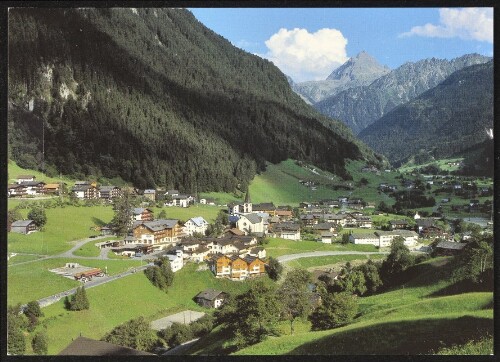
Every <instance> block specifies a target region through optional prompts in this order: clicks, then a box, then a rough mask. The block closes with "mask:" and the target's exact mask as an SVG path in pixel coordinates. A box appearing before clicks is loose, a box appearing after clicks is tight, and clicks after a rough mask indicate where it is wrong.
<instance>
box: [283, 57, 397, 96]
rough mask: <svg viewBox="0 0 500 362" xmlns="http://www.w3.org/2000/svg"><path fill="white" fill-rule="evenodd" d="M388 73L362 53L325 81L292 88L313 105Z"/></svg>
mask: <svg viewBox="0 0 500 362" xmlns="http://www.w3.org/2000/svg"><path fill="white" fill-rule="evenodd" d="M389 72H390V69H389V68H388V67H386V66H382V65H380V64H379V63H378V62H377V60H376V59H375V58H373V57H372V56H371V55H370V54H368V53H367V52H365V51H363V52H361V53H359V54H358V55H356V56H355V57H353V58H350V59H349V60H348V61H347V62H345V63H344V64H343V65H341V66H340V67H338V68H337V69H335V70H334V71H333V72H332V73H331V74H330V75H329V76H328V78H326V80H321V81H309V82H303V83H295V84H293V85H292V88H293V90H294V91H295V92H296V93H297V94H299V95H300V96H301V97H302V98H303V99H305V100H306V101H307V102H308V103H310V104H314V103H317V102H319V101H321V100H323V99H325V98H327V97H331V96H333V95H335V94H338V93H340V92H341V91H343V90H346V89H349V88H354V87H359V86H364V85H369V84H370V83H372V82H373V81H374V80H375V79H378V78H380V77H381V76H383V75H386V74H387V73H389Z"/></svg>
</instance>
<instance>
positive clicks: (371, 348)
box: [190, 258, 493, 355]
mask: <svg viewBox="0 0 500 362" xmlns="http://www.w3.org/2000/svg"><path fill="white" fill-rule="evenodd" d="M448 260H449V258H436V259H431V260H429V261H427V262H424V263H421V264H419V265H416V266H414V267H412V268H410V269H408V270H407V271H406V272H405V275H404V278H405V280H406V282H405V284H404V287H401V286H399V287H396V288H394V289H393V290H389V291H386V292H384V293H381V294H378V295H374V296H369V297H361V298H359V315H358V317H356V318H355V320H354V322H353V323H352V324H350V325H347V326H344V327H340V328H336V329H332V330H327V331H317V332H311V331H310V330H309V329H308V322H304V321H298V322H297V324H296V326H297V328H296V333H295V334H294V335H289V332H288V331H287V330H286V329H284V330H283V334H282V335H281V336H280V337H269V338H267V339H266V340H265V341H264V342H261V343H258V344H256V345H253V346H250V347H247V348H245V349H243V350H241V351H238V352H237V353H236V354H237V355H282V354H291V355H315V354H316V355H321V354H323V355H327V354H333V355H347V354H356V355H359V354H405V355H406V354H432V353H436V351H438V350H443V351H445V352H446V349H445V348H451V347H453V346H457V345H458V346H462V345H466V346H467V345H469V347H464V348H465V351H479V353H489V351H491V349H492V340H491V339H488V340H487V341H486V342H484V341H483V342H482V344H483V346H481V347H471V343H469V344H467V342H468V341H470V340H478V339H481V338H483V337H484V336H491V335H492V333H493V309H492V307H493V293H491V292H474V291H469V292H467V291H466V290H464V291H463V293H462V294H453V293H443V291H444V290H447V287H449V286H450V284H451V281H450V280H449V275H450V270H451V269H450V268H451V266H450V264H449V263H448ZM213 333H214V336H213V335H209V336H208V337H207V339H206V340H207V341H212V342H213V341H214V337H215V336H218V337H219V338H223V339H227V338H228V337H230V336H223V335H221V333H220V331H217V330H216V331H214V332H213ZM222 343H223V342H222V341H220V340H219V341H218V342H215V344H214V345H212V346H211V345H209V344H207V342H206V341H205V338H203V339H202V340H200V341H199V342H198V343H197V344H196V345H195V346H193V349H191V350H190V352H192V353H196V354H201V355H205V354H211V353H213V352H217V351H218V352H220V351H221V349H220V347H221V345H222ZM217 345H218V347H217ZM456 349H457V347H455V350H456ZM459 350H462V349H459ZM481 351H482V352H481ZM448 353H452V354H453V350H451V351H448ZM455 354H456V353H455Z"/></svg>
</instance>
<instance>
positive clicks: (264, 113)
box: [9, 8, 374, 192]
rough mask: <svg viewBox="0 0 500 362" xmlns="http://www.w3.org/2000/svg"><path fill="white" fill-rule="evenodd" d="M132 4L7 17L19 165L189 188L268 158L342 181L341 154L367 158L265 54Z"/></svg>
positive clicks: (244, 173)
mask: <svg viewBox="0 0 500 362" xmlns="http://www.w3.org/2000/svg"><path fill="white" fill-rule="evenodd" d="M138 12H139V13H138V15H137V14H134V13H133V12H132V11H130V10H129V9H26V8H25V9H13V10H12V11H11V12H10V13H9V65H10V67H9V78H10V82H9V98H10V100H11V102H12V103H13V104H14V105H13V106H12V107H13V112H11V113H10V114H9V137H10V138H9V142H10V144H11V147H10V149H9V151H10V155H11V157H12V158H13V159H14V160H16V161H18V162H19V163H20V165H22V166H23V167H35V168H39V167H40V166H41V165H43V166H44V167H45V168H54V167H55V168H56V169H57V170H59V171H60V172H62V173H64V174H72V175H78V176H84V175H94V176H96V177H100V176H104V177H108V178H114V177H118V176H119V177H121V178H122V179H123V180H126V181H131V182H133V183H134V184H135V185H136V186H137V187H141V188H145V187H153V186H155V185H156V186H165V187H174V188H178V189H180V190H181V191H188V192H195V191H222V190H224V191H232V190H234V189H236V188H238V187H239V188H241V189H245V188H246V186H247V185H248V183H249V181H250V180H251V179H252V178H253V176H254V175H255V173H256V172H257V171H258V170H262V169H263V168H264V166H265V161H270V162H280V161H282V160H284V159H287V158H295V159H300V160H306V161H308V162H311V163H313V164H315V165H317V166H318V167H321V168H323V169H326V170H330V171H334V172H336V173H337V174H339V175H341V176H343V177H349V175H348V174H347V172H346V170H345V168H344V165H345V160H346V158H351V159H358V158H362V157H364V154H365V153H366V154H370V156H369V157H372V158H374V156H373V154H372V153H370V152H368V151H367V149H366V147H365V146H364V145H361V144H359V143H353V142H354V141H353V136H352V134H351V133H350V132H349V131H348V130H347V129H346V128H345V126H343V125H341V124H340V123H339V122H333V121H331V120H327V119H324V117H322V116H320V115H319V114H318V113H317V112H316V111H314V110H313V109H312V108H311V107H308V106H306V105H305V104H304V103H303V102H302V101H301V100H300V99H299V97H298V96H297V95H296V94H294V93H293V91H292V90H291V89H290V87H289V85H288V83H287V81H286V79H285V77H284V76H283V75H282V74H281V72H279V70H278V69H277V68H276V67H275V66H274V65H272V64H271V63H270V62H269V61H267V60H264V59H261V58H259V57H256V56H253V55H250V54H248V53H246V52H244V51H242V50H239V49H237V48H235V47H233V46H232V45H231V44H230V43H229V42H228V41H226V40H225V39H224V38H222V37H220V36H218V35H217V34H215V33H213V32H212V31H210V30H209V29H207V28H205V27H204V26H203V25H202V24H200V23H199V22H198V21H196V19H195V18H194V17H193V16H192V14H190V13H189V12H188V11H186V10H181V9H139V10H138ZM27 49H28V50H29V51H27ZM30 100H34V102H33V103H32V104H31V105H32V106H33V107H32V111H31V112H30V111H29V104H30V103H29V102H30ZM323 124H328V125H329V127H328V128H327V127H325V126H324V125H323ZM42 125H44V128H43V127H42ZM42 135H43V136H44V138H45V162H44V163H41V162H40V161H41V149H40V148H41V142H40V139H41V138H42ZM346 138H347V139H349V140H346ZM360 149H361V150H360Z"/></svg>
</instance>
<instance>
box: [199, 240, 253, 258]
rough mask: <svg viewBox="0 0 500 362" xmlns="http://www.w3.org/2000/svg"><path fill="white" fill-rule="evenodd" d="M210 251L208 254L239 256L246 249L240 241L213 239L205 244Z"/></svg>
mask: <svg viewBox="0 0 500 362" xmlns="http://www.w3.org/2000/svg"><path fill="white" fill-rule="evenodd" d="M207 247H208V248H209V249H210V254H226V255H229V254H231V255H232V254H238V255H239V254H240V253H241V252H242V251H244V250H245V249H246V246H245V244H244V243H242V242H241V241H238V240H235V239H226V238H224V239H222V238H220V239H219V238H215V239H212V241H211V242H209V243H208V244H207Z"/></svg>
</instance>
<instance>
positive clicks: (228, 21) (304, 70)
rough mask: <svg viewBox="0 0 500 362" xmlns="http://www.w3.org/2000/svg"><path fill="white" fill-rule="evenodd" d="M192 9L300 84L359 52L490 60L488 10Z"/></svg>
mask: <svg viewBox="0 0 500 362" xmlns="http://www.w3.org/2000/svg"><path fill="white" fill-rule="evenodd" d="M189 10H190V11H192V12H193V14H194V15H195V17H196V18H197V19H198V20H199V21H201V22H202V23H203V24H205V25H206V26H207V27H208V28H210V29H212V30H213V31H215V32H216V33H218V34H220V35H222V36H223V37H225V38H226V39H228V40H229V41H230V42H231V43H232V44H234V45H236V46H238V47H240V48H242V49H244V50H246V51H248V52H250V53H253V54H257V55H259V56H261V57H264V58H267V59H269V60H271V61H273V63H274V64H276V65H277V66H278V67H279V68H280V69H281V70H282V71H283V72H284V73H285V74H287V75H290V76H291V77H292V78H293V79H294V80H295V81H305V80H319V79H325V78H326V77H327V76H328V75H329V74H330V73H331V71H333V70H334V69H335V68H336V67H338V66H339V65H341V64H342V63H343V62H345V61H346V60H347V59H348V58H349V57H352V56H355V55H356V54H357V53H359V52H360V51H362V50H365V51H366V52H368V53H369V54H371V55H372V56H373V57H375V58H376V59H377V60H378V61H379V62H380V63H381V64H384V65H387V66H389V67H390V68H396V67H398V66H400V65H402V64H403V63H405V62H407V61H417V60H420V59H424V58H432V57H435V58H446V59H451V58H455V57H458V56H461V55H463V54H468V53H479V54H484V55H488V56H492V55H493V10H492V9H491V8H490V9H487V8H449V9H446V8H413V9H404V8H392V9H384V8H372V9H368V8H358V9H349V8H329V9H311V8H309V9H298V8H295V9H290V8H289V9H283V8H266V9H254V8H252V9H248V8H246V9H245V8H231V9H227V8H204V9H189Z"/></svg>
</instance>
